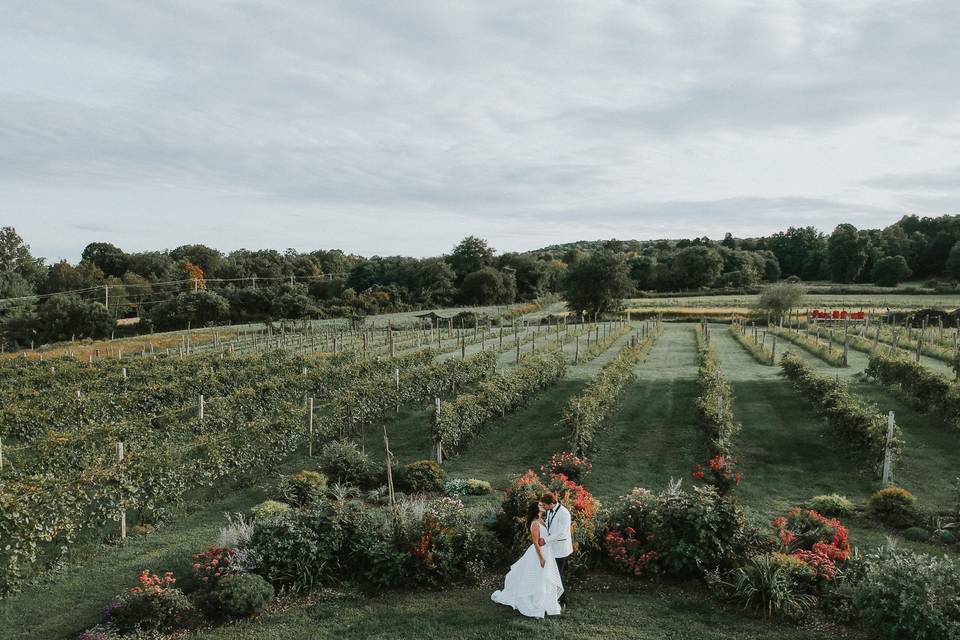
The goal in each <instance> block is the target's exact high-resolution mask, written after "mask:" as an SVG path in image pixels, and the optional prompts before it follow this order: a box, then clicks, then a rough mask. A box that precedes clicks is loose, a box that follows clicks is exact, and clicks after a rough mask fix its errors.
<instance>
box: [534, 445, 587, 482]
mask: <svg viewBox="0 0 960 640" xmlns="http://www.w3.org/2000/svg"><path fill="white" fill-rule="evenodd" d="M540 470H541V471H542V472H544V473H547V472H548V470H549V473H560V474H563V475H565V476H567V477H568V478H569V479H570V480H572V481H573V482H576V483H577V484H583V479H584V478H586V477H587V475H588V474H589V473H590V472H591V471H593V465H592V464H591V463H590V461H589V460H588V459H587V458H586V456H578V455H577V454H575V453H571V452H569V451H564V452H562V453H555V454H553V456H552V457H551V458H550V462H549V463H548V464H547V465H546V468H543V467H541V469H540Z"/></svg>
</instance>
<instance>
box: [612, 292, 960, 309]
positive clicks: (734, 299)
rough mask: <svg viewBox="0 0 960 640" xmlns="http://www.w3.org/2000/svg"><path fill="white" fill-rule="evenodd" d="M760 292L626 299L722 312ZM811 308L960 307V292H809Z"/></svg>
mask: <svg viewBox="0 0 960 640" xmlns="http://www.w3.org/2000/svg"><path fill="white" fill-rule="evenodd" d="M758 298H759V296H758V295H721V296H689V297H687V296H681V297H670V296H663V297H651V298H633V299H631V300H627V301H626V305H627V308H630V309H638V310H639V309H663V310H667V309H669V310H677V309H686V310H689V311H690V312H691V313H693V312H695V311H696V310H704V311H711V310H715V309H720V310H722V312H723V313H730V312H736V311H738V310H739V311H741V312H743V311H746V310H749V309H750V308H752V307H753V305H754V304H755V303H756V301H757V299H758ZM800 306H801V307H804V308H810V309H831V310H832V309H865V310H866V309H872V308H877V309H882V310H886V309H887V308H888V307H889V308H890V309H926V308H934V309H950V310H953V309H956V308H958V307H960V295H940V294H929V295H918V294H895V293H881V294H871V293H852V294H846V295H840V294H834V293H808V294H807V295H805V296H804V297H803V300H802V301H801V303H800Z"/></svg>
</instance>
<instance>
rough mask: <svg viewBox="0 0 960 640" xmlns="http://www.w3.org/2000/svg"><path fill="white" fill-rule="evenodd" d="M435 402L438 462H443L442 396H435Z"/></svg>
mask: <svg viewBox="0 0 960 640" xmlns="http://www.w3.org/2000/svg"><path fill="white" fill-rule="evenodd" d="M434 402H435V404H436V411H435V413H434V416H435V417H436V424H437V443H436V444H437V464H443V440H442V439H441V437H440V398H439V397H437V398H434Z"/></svg>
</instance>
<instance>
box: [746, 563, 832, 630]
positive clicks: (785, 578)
mask: <svg viewBox="0 0 960 640" xmlns="http://www.w3.org/2000/svg"><path fill="white" fill-rule="evenodd" d="M800 566H806V565H803V564H802V563H801V565H799V566H798V565H797V564H796V563H795V562H792V561H791V560H790V557H789V556H785V555H783V554H776V553H768V554H763V555H758V556H754V557H753V558H751V559H750V560H749V562H747V564H746V565H744V566H742V567H740V568H739V569H737V570H736V571H735V572H734V573H733V583H732V585H730V587H731V588H730V592H731V593H730V596H731V599H733V600H734V601H735V602H738V603H739V604H740V605H742V606H743V608H744V609H747V610H752V611H754V612H755V613H758V614H760V615H762V616H763V617H764V618H767V619H781V620H790V621H794V622H798V621H800V620H802V619H803V617H804V616H805V615H806V614H807V612H809V611H810V609H811V608H812V607H813V605H814V604H816V599H815V598H814V597H813V596H811V595H809V594H807V593H805V584H804V582H805V581H806V574H804V573H803V571H802V570H801V569H800ZM808 571H809V570H808Z"/></svg>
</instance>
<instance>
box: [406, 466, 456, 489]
mask: <svg viewBox="0 0 960 640" xmlns="http://www.w3.org/2000/svg"><path fill="white" fill-rule="evenodd" d="M446 475H447V474H446V472H445V471H444V470H443V469H441V468H440V465H438V464H437V463H436V462H434V461H433V460H418V461H417V462H411V463H410V464H408V465H407V473H406V482H407V486H408V487H410V490H411V491H441V490H443V480H444V477H445V476H446Z"/></svg>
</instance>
